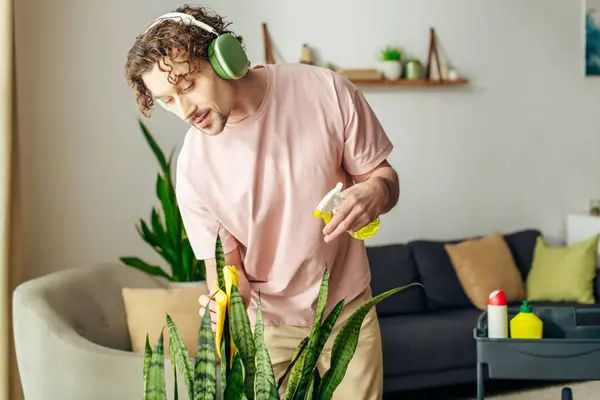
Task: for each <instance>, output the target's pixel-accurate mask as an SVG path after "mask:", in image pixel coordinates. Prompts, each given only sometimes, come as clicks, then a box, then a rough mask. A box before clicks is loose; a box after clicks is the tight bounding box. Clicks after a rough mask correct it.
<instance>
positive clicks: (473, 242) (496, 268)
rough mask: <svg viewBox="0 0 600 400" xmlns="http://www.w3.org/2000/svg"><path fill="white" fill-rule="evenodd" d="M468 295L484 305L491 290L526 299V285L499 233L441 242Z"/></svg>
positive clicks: (508, 298)
mask: <svg viewBox="0 0 600 400" xmlns="http://www.w3.org/2000/svg"><path fill="white" fill-rule="evenodd" d="M444 247H445V249H446V252H447V253H448V256H449V257H450V261H451V262H452V266H453V267H454V270H455V272H456V275H457V277H458V280H459V282H460V284H461V286H462V288H463V290H464V291H465V294H466V295H467V297H468V298H469V299H470V300H471V302H472V303H473V305H474V306H475V307H477V308H479V309H480V310H486V309H487V302H488V297H489V295H490V293H492V292H493V291H494V290H497V289H502V290H504V293H505V295H506V301H507V302H516V301H522V300H523V299H525V285H524V283H523V278H522V277H521V273H520V272H519V270H518V269H517V266H516V264H515V261H514V258H513V256H512V253H511V252H510V248H509V247H508V244H506V241H505V240H504V237H503V236H502V235H501V234H500V233H493V234H491V235H488V236H485V237H481V238H474V239H468V240H465V241H462V242H460V243H456V244H447V245H445V246H444Z"/></svg>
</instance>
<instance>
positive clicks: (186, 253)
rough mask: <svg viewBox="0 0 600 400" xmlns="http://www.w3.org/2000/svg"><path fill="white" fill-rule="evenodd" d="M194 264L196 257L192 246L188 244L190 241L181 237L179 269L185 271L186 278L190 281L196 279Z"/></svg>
mask: <svg viewBox="0 0 600 400" xmlns="http://www.w3.org/2000/svg"><path fill="white" fill-rule="evenodd" d="M195 264H196V259H195V257H194V252H193V250H192V247H191V246H190V241H189V239H187V238H186V239H183V240H182V241H181V269H182V270H183V271H184V272H185V275H186V276H187V280H188V281H190V282H191V281H195V280H197V279H196V271H195Z"/></svg>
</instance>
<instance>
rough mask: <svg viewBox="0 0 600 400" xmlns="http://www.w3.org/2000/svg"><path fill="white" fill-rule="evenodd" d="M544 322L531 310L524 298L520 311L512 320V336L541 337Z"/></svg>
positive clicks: (521, 337)
mask: <svg viewBox="0 0 600 400" xmlns="http://www.w3.org/2000/svg"><path fill="white" fill-rule="evenodd" d="M543 326H544V324H543V322H542V320H541V319H540V318H539V317H538V316H537V315H535V314H534V313H533V312H532V310H531V305H530V304H529V302H528V301H527V300H523V304H521V310H520V312H519V313H518V314H517V315H515V316H514V317H513V318H512V319H511V320H510V337H511V338H514V339H541V338H542V332H543Z"/></svg>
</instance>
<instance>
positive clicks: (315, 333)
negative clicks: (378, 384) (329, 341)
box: [294, 268, 329, 400]
mask: <svg viewBox="0 0 600 400" xmlns="http://www.w3.org/2000/svg"><path fill="white" fill-rule="evenodd" d="M328 288H329V272H328V270H327V268H325V271H324V273H323V279H322V280H321V288H320V289H319V297H318V299H317V311H316V313H315V320H314V322H313V327H312V330H311V332H310V336H309V339H308V347H307V350H306V359H305V360H304V368H303V369H302V376H301V378H300V382H299V383H298V388H297V389H296V393H294V400H304V398H305V396H306V391H307V389H308V385H309V383H310V379H312V377H313V376H314V374H315V371H316V369H317V361H318V360H319V354H320V350H319V348H318V346H319V333H320V332H319V331H320V329H321V320H322V318H323V313H324V310H325V306H326V305H327V294H328Z"/></svg>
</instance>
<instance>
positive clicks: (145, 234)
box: [136, 219, 164, 248]
mask: <svg viewBox="0 0 600 400" xmlns="http://www.w3.org/2000/svg"><path fill="white" fill-rule="evenodd" d="M136 228H137V230H138V233H139V234H140V236H141V237H142V239H144V241H145V242H146V243H148V244H149V245H150V246H152V247H158V248H162V247H163V246H164V243H161V241H160V240H159V238H158V237H157V236H156V235H155V234H154V232H152V231H151V230H150V228H149V227H148V223H146V221H144V220H143V219H140V226H139V227H136Z"/></svg>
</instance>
